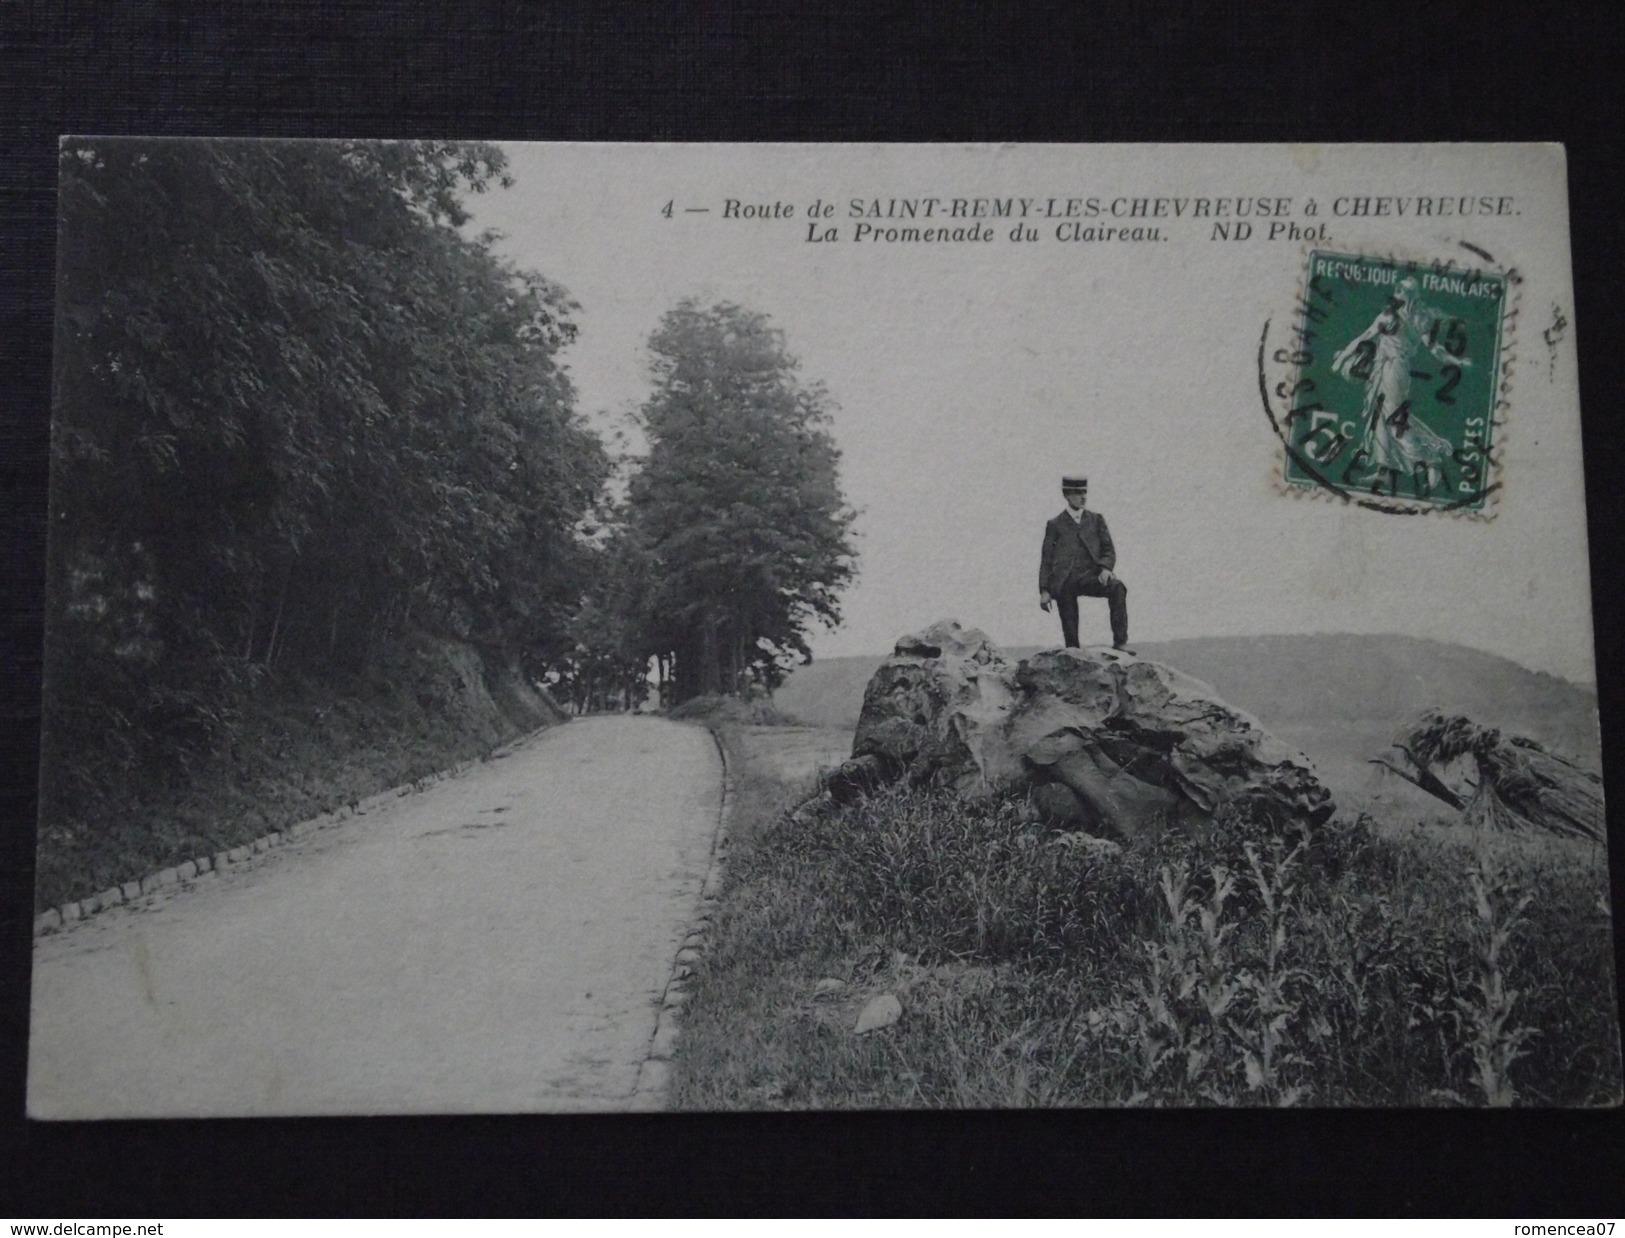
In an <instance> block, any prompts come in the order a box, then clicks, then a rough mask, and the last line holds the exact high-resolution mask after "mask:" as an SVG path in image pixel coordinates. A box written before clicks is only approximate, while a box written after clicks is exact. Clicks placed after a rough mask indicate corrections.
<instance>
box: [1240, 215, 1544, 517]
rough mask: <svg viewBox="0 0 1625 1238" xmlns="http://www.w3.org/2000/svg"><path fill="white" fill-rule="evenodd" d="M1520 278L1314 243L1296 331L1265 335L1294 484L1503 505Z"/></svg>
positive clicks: (1288, 483)
mask: <svg viewBox="0 0 1625 1238" xmlns="http://www.w3.org/2000/svg"><path fill="white" fill-rule="evenodd" d="M1464 248H1466V249H1468V252H1471V253H1473V254H1474V255H1475V257H1476V256H1484V257H1487V255H1482V254H1481V253H1480V251H1474V250H1472V249H1471V247H1464ZM1516 285H1517V275H1516V273H1515V272H1512V271H1507V270H1499V269H1495V268H1494V267H1493V266H1492V265H1491V264H1490V263H1485V264H1484V265H1481V266H1480V265H1474V266H1463V265H1462V264H1460V263H1457V262H1454V261H1449V262H1445V261H1432V262H1423V261H1415V260H1406V259H1401V258H1395V257H1378V256H1372V255H1362V254H1350V253H1338V252H1333V251H1329V250H1320V249H1317V250H1311V251H1310V252H1309V254H1308V256H1307V259H1306V267H1305V271H1304V276H1303V283H1302V286H1301V293H1300V298H1299V303H1298V305H1297V307H1296V309H1295V312H1294V314H1293V315H1292V318H1291V321H1290V324H1289V325H1288V326H1287V330H1286V331H1285V332H1282V333H1280V334H1279V335H1277V336H1276V340H1277V341H1279V342H1272V339H1271V334H1272V333H1271V329H1270V328H1269V327H1268V326H1266V328H1265V333H1264V337H1263V338H1262V339H1261V341H1260V355H1259V361H1260V371H1259V373H1260V380H1261V395H1262V397H1263V399H1264V405H1265V410H1266V413H1267V414H1268V415H1269V418H1270V421H1271V423H1272V425H1273V426H1274V428H1275V432H1276V434H1277V436H1278V437H1279V439H1280V441H1281V445H1282V449H1283V450H1282V455H1281V463H1280V468H1279V471H1278V474H1277V477H1278V481H1279V482H1280V484H1281V486H1282V487H1283V488H1284V489H1286V490H1287V491H1288V492H1293V493H1305V494H1322V495H1328V496H1334V497H1339V498H1341V499H1343V500H1345V501H1349V502H1353V503H1357V504H1359V505H1360V506H1362V507H1366V508H1370V509H1373V510H1377V511H1383V512H1389V513H1393V514H1416V513H1424V512H1455V513H1460V514H1465V515H1474V516H1478V517H1481V518H1483V517H1488V516H1490V515H1492V514H1493V510H1494V504H1495V496H1496V494H1497V492H1498V491H1499V489H1500V485H1501V476H1500V475H1501V451H1502V448H1503V447H1504V439H1505V411H1506V407H1507V403H1506V389H1507V380H1508V378H1509V376H1510V370H1511V365H1510V344H1511V327H1512V324H1513V321H1514V319H1515V316H1516V314H1515V303H1516V292H1517V289H1516Z"/></svg>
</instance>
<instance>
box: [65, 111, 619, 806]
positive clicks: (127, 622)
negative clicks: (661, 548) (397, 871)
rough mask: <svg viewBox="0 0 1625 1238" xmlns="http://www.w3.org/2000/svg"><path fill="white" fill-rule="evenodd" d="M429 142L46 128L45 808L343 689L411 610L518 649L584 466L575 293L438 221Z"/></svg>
mask: <svg viewBox="0 0 1625 1238" xmlns="http://www.w3.org/2000/svg"><path fill="white" fill-rule="evenodd" d="M503 168H504V158H503V156H502V154H501V152H500V151H498V150H496V149H495V148H493V147H487V146H483V145H476V144H456V143H382V144H380V143H347V142H320V143H312V142H231V141H214V140H210V141H202V142H185V141H166V142H152V141H133V140H129V141H124V140H107V139H75V140H70V141H68V142H66V143H65V144H64V147H63V150H62V159H61V236H60V241H61V244H60V252H61V255H62V258H61V265H60V271H59V315H58V330H57V341H56V358H57V360H56V365H57V370H56V408H55V437H54V441H53V448H52V450H53V458H52V500H51V514H52V546H51V563H50V589H49V594H48V596H49V599H50V605H51V608H52V611H51V614H50V617H49V630H50V641H49V648H48V651H47V658H48V663H47V681H48V692H47V745H48V747H47V758H46V759H47V763H48V765H47V768H48V771H49V773H50V774H51V775H52V777H50V778H49V779H48V785H47V801H48V802H47V804H46V821H47V823H48V825H53V826H56V827H59V828H65V829H66V828H71V827H72V824H73V822H74V820H75V819H76V818H79V817H82V816H85V815H87V814H88V813H89V812H90V807H91V805H90V801H91V800H92V799H94V798H95V796H96V795H97V794H101V793H105V791H106V789H107V788H109V787H116V786H119V785H120V784H121V782H122V783H123V784H124V785H125V786H126V788H128V786H129V785H130V783H131V782H132V780H133V781H136V782H139V781H141V780H142V779H143V778H147V777H148V776H149V775H150V774H151V773H152V771H155V770H159V769H163V768H165V767H166V766H169V765H173V764H174V762H175V761H176V760H179V761H181V762H182V763H184V762H185V761H186V760H191V759H195V758H196V757H197V755H198V754H199V753H200V752H206V751H209V750H211V749H219V748H221V747H222V746H223V745H226V744H228V743H229V742H230V740H231V738H232V736H231V732H232V723H233V719H234V718H235V717H236V716H237V714H238V711H239V710H240V709H241V708H243V707H244V705H245V702H246V701H248V699H249V698H250V697H252V696H254V695H255V694H256V693H258V692H261V691H262V689H263V685H264V684H265V683H266V681H268V680H282V681H287V680H289V679H292V678H296V677H299V676H305V677H316V678H320V679H321V681H322V682H323V684H324V685H325V689H326V691H328V692H329V693H331V694H335V695H337V694H341V693H342V689H343V688H344V686H345V685H346V684H347V683H352V682H354V681H356V680H358V679H360V678H362V677H364V676H366V675H368V674H369V673H371V674H377V673H378V672H379V670H380V668H381V666H382V665H383V664H384V663H386V662H387V661H388V659H389V658H390V656H391V654H392V652H393V651H394V650H395V649H397V648H398V646H399V644H400V642H401V641H402V640H403V639H405V638H406V636H407V635H408V634H409V633H419V634H422V633H427V634H430V635H433V636H438V637H444V638H454V639H456V640H459V641H464V642H467V643H470V644H472V645H474V646H475V647H477V648H478V649H480V651H481V652H482V654H485V655H488V661H490V660H491V659H494V664H497V665H502V664H507V665H509V666H512V667H515V668H518V667H519V666H521V665H524V666H525V668H526V669H528V670H530V671H532V672H533V673H534V672H539V671H540V669H541V668H542V667H543V666H544V665H545V664H546V662H547V660H548V658H549V657H550V656H552V655H554V654H556V653H558V652H559V651H561V650H563V649H564V648H566V647H567V646H568V644H569V635H568V631H567V628H568V624H569V622H570V620H571V618H572V616H573V615H574V613H575V610H576V604H577V600H578V597H579V594H580V592H581V588H582V576H583V571H584V555H585V553H586V552H585V551H584V549H583V548H582V547H581V546H580V544H579V538H578V537H577V535H576V532H575V526H576V523H577V521H578V520H579V519H580V517H581V515H582V513H583V512H584V511H586V510H587V509H588V508H589V506H590V505H591V504H592V503H593V502H594V501H595V500H596V498H597V496H598V493H599V491H600V489H601V486H602V484H603V481H604V479H605V476H606V475H607V472H608V463H607V458H606V456H605V453H604V451H603V449H602V446H601V445H600V443H599V442H598V440H597V439H596V438H595V437H594V436H593V435H591V434H590V433H589V432H588V431H587V429H586V427H585V426H584V424H583V423H582V422H581V421H580V420H579V419H578V417H577V415H576V414H575V412H574V394H573V392H572V389H571V386H570V383H569V381H568V378H567V377H566V375H565V374H564V372H563V371H562V369H561V368H560V366H559V363H558V354H559V351H560V349H561V348H562V347H563V346H564V345H565V344H566V343H568V341H569V340H570V339H571V338H572V336H573V333H574V330H575V328H574V326H573V324H572V322H571V319H570V314H571V312H572V310H573V308H574V307H573V306H572V304H571V303H570V301H569V300H568V298H567V296H566V294H565V293H564V291H563V290H562V289H560V288H558V287H556V286H555V285H553V284H551V283H549V282H548V281H547V280H546V279H544V278H542V277H540V276H538V275H535V274H532V273H529V272H525V271H521V270H517V269H515V268H514V267H513V266H511V265H509V264H507V263H506V262H504V261H502V260H500V259H499V258H498V257H496V256H495V255H494V254H493V252H492V250H491V246H490V244H489V242H488V241H485V240H478V239H469V238H468V237H466V236H465V235H463V233H462V232H461V231H460V230H459V229H460V226H461V225H462V224H464V223H466V221H467V216H466V213H465V211H464V209H463V206H462V205H461V199H462V197H463V196H464V195H466V194H467V193H470V192H474V193H477V192H481V191H483V190H485V189H486V188H487V187H488V186H490V185H492V184H493V183H495V184H504V183H506V178H505V174H504V171H503Z"/></svg>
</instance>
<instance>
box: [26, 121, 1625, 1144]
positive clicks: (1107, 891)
mask: <svg viewBox="0 0 1625 1238" xmlns="http://www.w3.org/2000/svg"><path fill="white" fill-rule="evenodd" d="M1568 235H1569V234H1568V204H1567V197H1566V179H1565V164H1564V155H1563V151H1562V149H1561V148H1559V147H1555V146H1545V145H1486V146H1467V145H1409V146H1327V147H1320V146H1309V145H1304V146H1178V145H1171V146H1098V147H1097V146H1023V145H1003V146H974V145H973V146H949V145H938V146H897V147H893V146H865V145H828V146H812V145H752V146H730V145H673V144H664V145H662V144H650V145H513V144H509V145H501V144H486V143H479V142H440V141H436V142H408V141H402V142H363V141H324V142H306V141H228V140H214V139H209V140H201V139H200V140H168V139H162V140H161V139H138V138H97V137H71V138H66V139H64V140H63V142H62V151H61V217H60V241H61V244H60V255H59V279H58V301H57V317H56V359H55V404H54V421H53V440H52V477H51V487H52V495H51V525H50V527H51V545H50V567H49V593H48V642H47V650H46V700H45V710H44V713H45V734H44V769H43V778H42V791H43V794H42V812H41V817H40V822H39V845H38V879H37V900H36V901H37V907H36V913H37V914H36V920H35V951H34V969H33V991H32V1003H31V1019H32V1023H31V1038H30V1049H29V1068H28V1107H29V1113H30V1114H31V1115H32V1116H33V1117H35V1118H39V1119H64V1118H122V1117H151V1116H256V1115H284V1114H383V1113H395V1114H400V1113H469V1112H484V1113H497V1112H568V1111H580V1110H607V1111H617V1110H620V1111H625V1110H648V1109H662V1108H664V1109H677V1110H717V1109H721V1110H760V1109H791V1110H797V1109H852V1108H888V1109H895V1108H975V1109H985V1108H999V1107H1007V1106H1049V1107H1114V1106H1290V1105H1302V1106H1320V1107H1328V1106H1333V1107H1335V1106H1366V1107H1369V1106H1388V1107H1415V1106H1503V1105H1522V1106H1546V1107H1552V1106H1560V1107H1587V1106H1600V1105H1615V1104H1618V1103H1619V1102H1620V1099H1621V1063H1620V1031H1619V1015H1618V1008H1617V1003H1616V996H1615V993H1616V989H1615V978H1614V966H1613V959H1614V928H1613V920H1612V909H1611V907H1610V906H1609V898H1608V890H1609V885H1608V854H1607V852H1608V839H1607V831H1606V824H1605V815H1604V807H1603V802H1604V801H1603V787H1602V780H1601V760H1600V740H1599V735H1598V722H1597V691H1596V679H1595V669H1594V662H1593V647H1592V625H1591V586H1590V581H1589V578H1588V569H1587V548H1586V524H1585V494H1584V484H1583V470H1582V466H1581V438H1580V408H1579V395H1578V384H1577V377H1576V356H1575V345H1574V339H1575V337H1574V325H1573V320H1574V295H1573V286H1572V276H1571V261H1570V252H1569V239H1568Z"/></svg>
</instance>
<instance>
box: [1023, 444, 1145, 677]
mask: <svg viewBox="0 0 1625 1238" xmlns="http://www.w3.org/2000/svg"><path fill="white" fill-rule="evenodd" d="M1061 494H1062V496H1063V497H1064V498H1065V499H1066V507H1065V508H1064V509H1062V511H1061V514H1060V515H1058V516H1056V517H1054V518H1053V519H1051V520H1050V522H1049V523H1048V524H1046V525H1045V526H1044V555H1043V558H1042V560H1041V561H1040V563H1039V567H1038V604H1039V605H1040V606H1041V607H1043V608H1044V609H1045V610H1046V611H1047V610H1048V609H1049V606H1050V603H1051V602H1052V601H1053V602H1056V603H1058V605H1059V609H1060V612H1061V635H1062V637H1063V638H1064V639H1065V640H1066V647H1067V648H1068V649H1076V648H1077V647H1078V598H1079V596H1080V595H1081V596H1083V597H1092V598H1102V597H1103V598H1105V599H1106V605H1107V607H1108V608H1109V609H1110V611H1111V621H1112V648H1113V649H1120V650H1122V651H1123V652H1124V653H1133V652H1134V651H1133V650H1132V649H1130V648H1129V647H1128V589H1127V588H1126V587H1125V586H1124V584H1123V582H1122V581H1121V580H1119V579H1117V577H1116V575H1115V574H1114V573H1113V571H1112V569H1113V568H1114V567H1116V566H1117V550H1116V548H1115V547H1114V546H1113V545H1112V535H1111V534H1110V533H1109V532H1108V531H1107V529H1106V521H1105V518H1104V517H1102V516H1101V515H1100V514H1099V513H1098V512H1091V511H1085V510H1084V504H1085V503H1086V502H1087V501H1088V498H1089V479H1088V478H1087V477H1084V476H1083V475H1082V474H1073V475H1071V476H1067V477H1063V478H1061Z"/></svg>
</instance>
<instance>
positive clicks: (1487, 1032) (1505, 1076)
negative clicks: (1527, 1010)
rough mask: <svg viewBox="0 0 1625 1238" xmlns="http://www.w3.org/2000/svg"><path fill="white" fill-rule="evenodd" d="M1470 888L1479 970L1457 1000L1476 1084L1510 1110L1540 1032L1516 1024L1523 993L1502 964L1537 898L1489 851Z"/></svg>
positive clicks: (1487, 1099)
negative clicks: (1515, 1072) (1520, 1065)
mask: <svg viewBox="0 0 1625 1238" xmlns="http://www.w3.org/2000/svg"><path fill="white" fill-rule="evenodd" d="M1467 884H1468V886H1469V890H1470V897H1469V899H1468V902H1469V906H1470V908H1471V926H1472V927H1471V930H1470V939H1471V942H1472V948H1473V955H1474V960H1475V962H1476V963H1477V965H1478V971H1477V975H1476V976H1475V977H1474V979H1473V982H1472V985H1471V990H1472V995H1471V996H1467V997H1458V998H1457V999H1456V1007H1457V1009H1458V1010H1459V1011H1460V1013H1461V1017H1462V1026H1463V1029H1464V1030H1465V1031H1466V1032H1468V1033H1469V1034H1470V1036H1471V1041H1470V1044H1469V1048H1470V1050H1471V1052H1472V1056H1473V1082H1474V1083H1476V1084H1477V1085H1478V1089H1479V1091H1480V1092H1481V1093H1482V1094H1483V1097H1484V1103H1485V1104H1486V1105H1490V1106H1493V1107H1506V1106H1510V1105H1512V1104H1514V1103H1515V1102H1516V1101H1517V1099H1518V1094H1517V1091H1516V1090H1515V1089H1514V1088H1513V1086H1512V1077H1511V1071H1512V1064H1513V1063H1514V1062H1516V1061H1517V1060H1518V1059H1519V1058H1522V1057H1525V1056H1527V1054H1528V1050H1526V1049H1525V1048H1524V1045H1525V1044H1527V1043H1528V1042H1529V1041H1530V1040H1532V1039H1533V1038H1534V1037H1535V1036H1537V1035H1538V1034H1539V1032H1538V1031H1537V1030H1536V1029H1535V1028H1532V1027H1516V1026H1514V1025H1513V1022H1512V1016H1513V1012H1514V1009H1515V1007H1516V1006H1517V1004H1518V999H1519V998H1520V997H1522V996H1523V994H1522V993H1520V992H1519V991H1518V990H1517V989H1513V988H1509V987H1508V986H1507V981H1506V973H1505V970H1504V968H1503V966H1502V962H1503V956H1504V954H1505V952H1506V948H1507V945H1508V944H1509V943H1510V942H1511V941H1512V938H1513V936H1514V935H1515V934H1516V933H1517V932H1518V930H1519V928H1520V927H1521V926H1522V924H1523V913H1524V910H1525V909H1526V908H1527V907H1528V906H1529V904H1530V903H1531V902H1532V901H1533V900H1534V895H1533V894H1528V893H1523V892H1521V891H1520V890H1519V888H1518V886H1517V885H1516V883H1515V882H1514V881H1513V879H1512V877H1511V876H1510V874H1509V873H1507V872H1506V870H1505V869H1499V868H1497V867H1496V865H1494V864H1492V863H1491V861H1490V858H1489V856H1488V854H1487V853H1481V854H1480V856H1479V861H1478V865H1477V867H1475V868H1470V869H1468V870H1467Z"/></svg>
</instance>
